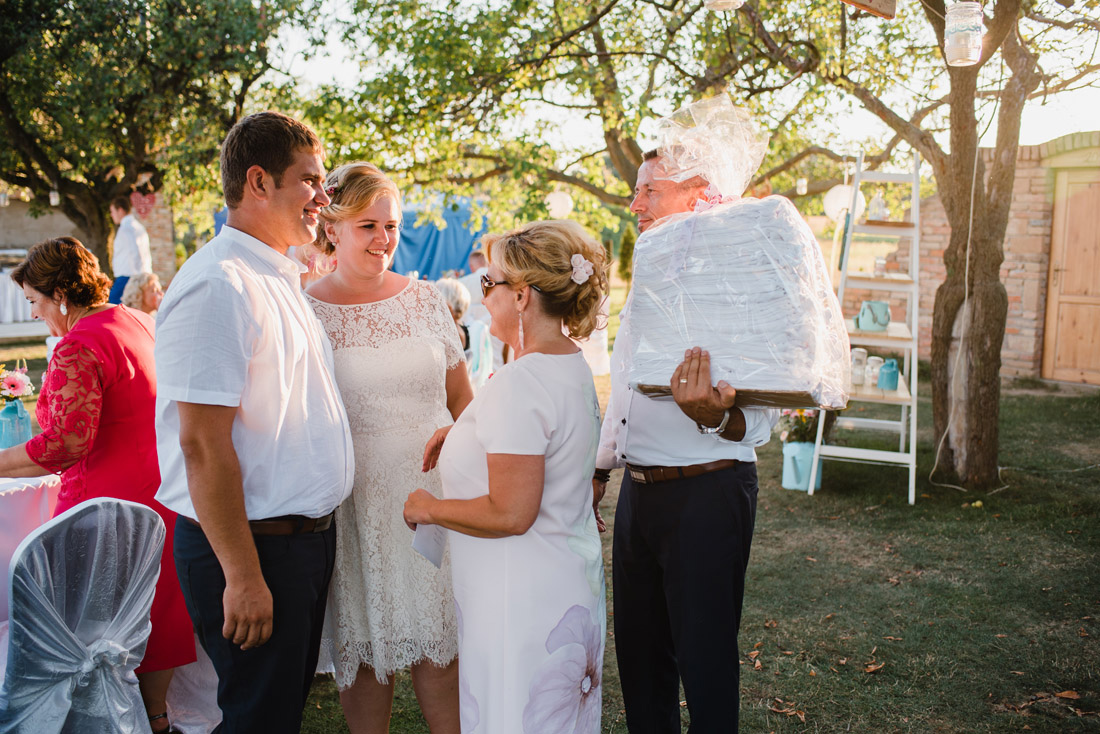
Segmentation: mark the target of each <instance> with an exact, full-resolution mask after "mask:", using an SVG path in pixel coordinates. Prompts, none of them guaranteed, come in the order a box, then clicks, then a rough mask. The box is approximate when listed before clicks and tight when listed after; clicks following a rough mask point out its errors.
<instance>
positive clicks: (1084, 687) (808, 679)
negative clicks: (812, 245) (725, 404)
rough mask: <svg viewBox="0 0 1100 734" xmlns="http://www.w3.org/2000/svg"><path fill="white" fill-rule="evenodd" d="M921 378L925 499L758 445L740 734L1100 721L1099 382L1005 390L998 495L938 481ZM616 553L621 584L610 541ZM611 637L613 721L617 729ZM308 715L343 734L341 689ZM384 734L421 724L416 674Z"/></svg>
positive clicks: (1008, 728)
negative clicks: (788, 466)
mask: <svg viewBox="0 0 1100 734" xmlns="http://www.w3.org/2000/svg"><path fill="white" fill-rule="evenodd" d="M597 382H598V385H597V387H598V388H600V392H601V396H602V397H604V398H605V399H606V391H607V384H606V378H601V379H600V380H598V381H597ZM1026 386H1027V387H1030V385H1026ZM921 387H922V394H923V395H924V396H925V398H924V399H923V400H922V404H921V411H920V413H919V418H920V424H921V432H920V437H919V446H920V457H919V461H918V469H919V471H920V477H919V479H918V483H917V495H918V496H917V504H916V505H915V506H912V507H910V506H909V505H908V504H907V503H906V491H907V477H906V473H905V471H904V470H902V469H895V468H888V467H881V466H871V465H860V464H845V463H837V462H826V463H825V467H824V477H823V483H822V490H821V491H820V492H818V493H817V494H815V495H814V496H813V497H809V496H807V495H806V494H804V493H802V492H792V491H788V490H784V489H782V488H781V487H780V485H779V479H780V473H781V453H780V448H781V447H780V444H779V442H778V441H777V440H773V441H772V442H771V443H769V444H768V445H767V446H765V447H764V448H763V449H762V450H761V451H760V463H759V473H760V502H759V509H758V515H757V523H756V535H755V540H754V546H753V559H752V563H751V565H750V567H749V574H748V582H747V588H746V595H745V614H744V621H743V623H742V627H741V638H740V639H741V661H739V664H740V665H741V684H742V696H741V721H742V730H743V731H746V732H1018V731H1032V732H1051V733H1054V732H1059V733H1061V732H1097V731H1100V715H1098V713H1097V712H1100V625H1098V624H1097V619H1098V618H1100V564H1098V563H1097V558H1098V552H1100V523H1098V521H1097V519H1098V516H1100V393H1097V392H1082V391H1079V390H1069V389H1066V390H1057V391H1050V390H1043V389H1020V390H1014V389H1012V388H1011V386H1009V387H1008V388H1006V390H1005V396H1004V398H1003V400H1002V407H1001V442H1002V443H1001V456H1002V462H1003V463H1004V464H1005V465H1006V466H1007V467H1011V468H1006V469H1005V470H1004V472H1003V477H1004V480H1005V482H1006V484H1007V485H1008V486H1007V487H1006V488H1004V489H1001V490H1000V491H997V492H994V493H992V494H987V493H976V492H966V493H964V492H960V491H958V490H955V489H950V488H946V487H937V486H935V485H933V484H931V483H930V482H929V481H928V472H929V470H930V469H931V467H932V462H933V446H932V443H933V442H932V436H931V428H930V425H931V409H930V405H929V400H928V398H927V396H928V395H929V387H928V384H927V383H924V384H922V386H921ZM872 440H873V439H872ZM880 440H884V441H889V439H880ZM882 447H883V448H887V447H888V446H887V445H885V444H884V445H883V446H882ZM617 475H618V473H616V477H615V478H614V479H613V480H612V489H611V490H610V491H609V495H610V496H609V497H608V499H606V500H605V506H606V507H607V508H609V509H608V511H607V512H606V513H605V516H606V517H608V519H609V520H610V519H611V515H612V511H611V509H610V508H612V507H613V506H614V499H615V497H614V495H615V492H616V489H617V487H618V477H617ZM604 550H605V559H606V560H607V562H608V567H607V571H608V575H609V576H610V534H608V535H606V536H605V537H604ZM609 591H610V589H609ZM608 608H609V610H610V604H609V605H608ZM609 628H610V625H609ZM614 642H615V641H614V638H613V637H611V638H610V639H609V640H608V648H607V655H606V659H605V666H604V716H603V731H604V732H617V733H619V734H623V733H624V732H625V731H626V726H625V723H624V721H623V715H622V699H621V695H620V694H619V689H618V676H617V673H616V670H615V657H614ZM732 662H733V661H731V663H732ZM1058 694H1062V695H1061V696H1059V695H1058ZM730 699H731V705H732V701H733V695H732V692H731V697H730ZM306 716H307V720H306V724H305V726H304V727H303V731H304V732H309V733H311V734H313V733H316V734H320V733H321V732H341V731H346V728H345V725H344V722H343V718H342V714H341V713H340V708H339V704H338V702H337V701H336V695H335V689H334V687H333V684H332V683H331V681H328V680H325V679H323V678H319V679H318V683H317V684H316V685H315V686H314V691H313V697H312V699H311V703H310V706H309V708H308V710H307V714H306ZM684 723H685V730H686V723H687V714H686V711H685V713H684ZM391 731H393V732H402V733H405V732H408V733H410V734H411V733H413V732H417V733H419V732H424V733H426V732H427V731H428V729H427V726H426V725H425V724H424V722H423V720H422V719H421V718H420V716H419V712H418V708H417V705H416V700H415V697H414V696H413V694H412V688H411V686H410V684H409V680H408V677H407V675H406V676H402V677H401V678H400V679H399V681H398V695H397V701H396V702H395V705H394V723H393V726H392V727H391Z"/></svg>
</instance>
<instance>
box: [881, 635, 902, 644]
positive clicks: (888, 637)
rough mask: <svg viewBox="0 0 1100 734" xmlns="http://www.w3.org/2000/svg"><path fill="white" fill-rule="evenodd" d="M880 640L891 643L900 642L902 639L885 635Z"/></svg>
mask: <svg viewBox="0 0 1100 734" xmlns="http://www.w3.org/2000/svg"><path fill="white" fill-rule="evenodd" d="M882 639H884V640H890V641H891V642H901V640H902V638H900V637H891V636H890V635H886V636H885V637H883V638H882Z"/></svg>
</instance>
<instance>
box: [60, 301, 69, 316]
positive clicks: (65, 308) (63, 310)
mask: <svg viewBox="0 0 1100 734" xmlns="http://www.w3.org/2000/svg"><path fill="white" fill-rule="evenodd" d="M58 309H59V310H60V311H61V315H62V316H68V315H69V307H68V306H66V305H65V302H64V301H62V302H61V305H60V306H58Z"/></svg>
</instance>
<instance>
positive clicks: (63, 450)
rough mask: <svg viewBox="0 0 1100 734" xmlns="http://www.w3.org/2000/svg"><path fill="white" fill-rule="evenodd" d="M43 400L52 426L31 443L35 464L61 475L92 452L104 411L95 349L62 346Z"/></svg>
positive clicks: (59, 347)
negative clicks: (45, 402) (101, 412)
mask: <svg viewBox="0 0 1100 734" xmlns="http://www.w3.org/2000/svg"><path fill="white" fill-rule="evenodd" d="M45 380H46V384H45V385H44V386H43V390H42V394H43V399H45V400H47V401H48V403H47V409H48V412H49V416H50V418H49V422H48V424H47V425H46V426H45V427H44V430H43V431H42V433H40V434H38V435H37V436H35V437H34V438H32V439H31V440H30V441H28V442H27V454H28V455H29V456H30V458H31V461H33V462H34V463H36V464H38V465H39V466H41V467H42V468H43V469H45V470H47V471H49V472H52V473H54V474H60V473H61V472H63V471H65V470H66V469H68V468H69V467H71V466H72V465H73V464H76V463H77V462H78V461H80V460H81V459H83V458H84V457H85V456H87V455H88V452H89V451H91V449H92V444H93V443H94V442H95V437H96V431H97V430H98V429H99V416H100V411H101V410H102V407H103V375H102V374H101V370H100V365H99V360H98V359H97V358H96V354H95V352H94V351H92V349H91V348H89V347H87V346H85V345H83V344H80V343H79V342H72V343H69V344H59V345H58V346H57V351H55V352H54V356H53V360H52V361H51V364H50V370H49V372H47V373H46V378H45Z"/></svg>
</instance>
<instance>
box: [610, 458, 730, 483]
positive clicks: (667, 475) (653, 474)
mask: <svg viewBox="0 0 1100 734" xmlns="http://www.w3.org/2000/svg"><path fill="white" fill-rule="evenodd" d="M739 463H740V462H739V461H737V460H736V459H719V460H718V461H708V462H707V463H706V464H691V465H690V466H635V465H634V464H627V465H626V470H627V471H628V472H629V473H630V479H631V480H632V481H635V482H637V483H638V484H657V483H658V482H667V481H670V480H672V479H691V478H692V477H698V476H702V475H703V474H710V473H711V472H715V471H721V470H723V469H732V468H734V467H735V466H737V465H738V464H739Z"/></svg>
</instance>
